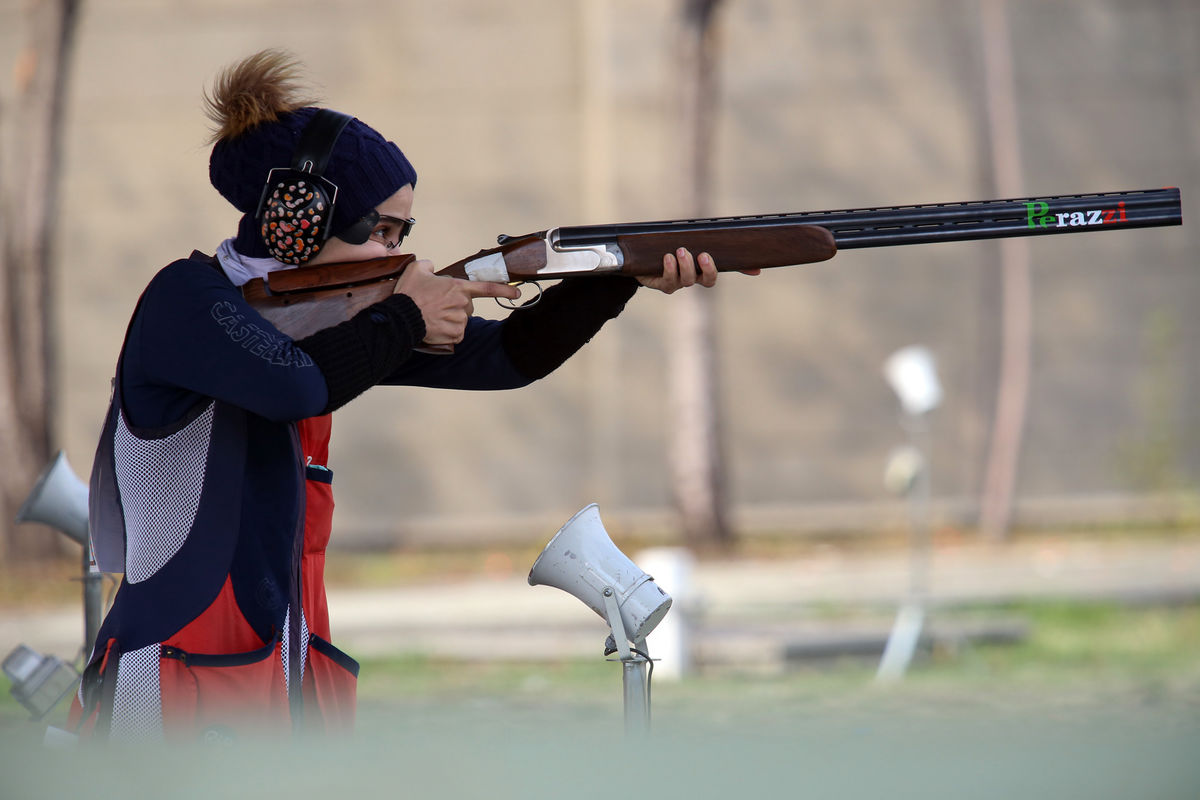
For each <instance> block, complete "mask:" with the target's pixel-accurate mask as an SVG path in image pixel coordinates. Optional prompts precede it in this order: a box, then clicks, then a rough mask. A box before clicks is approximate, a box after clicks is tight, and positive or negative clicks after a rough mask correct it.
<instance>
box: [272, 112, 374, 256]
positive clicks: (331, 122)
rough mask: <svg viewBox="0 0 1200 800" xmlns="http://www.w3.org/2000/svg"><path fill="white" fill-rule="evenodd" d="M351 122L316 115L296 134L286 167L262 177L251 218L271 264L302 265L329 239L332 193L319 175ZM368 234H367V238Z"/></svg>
mask: <svg viewBox="0 0 1200 800" xmlns="http://www.w3.org/2000/svg"><path fill="white" fill-rule="evenodd" d="M351 119H352V118H351V117H350V116H348V115H346V114H341V113H339V112H337V111H331V110H329V109H327V108H322V109H319V110H318V111H317V113H316V114H314V115H313V118H312V119H311V120H309V121H308V124H307V125H305V126H304V131H303V132H302V133H301V134H300V141H299V143H298V144H297V145H296V152H295V155H294V156H293V157H292V166H291V167H287V168H283V167H280V168H276V169H273V170H271V171H270V173H268V175H267V184H266V186H264V187H263V193H262V198H261V199H260V201H259V204H258V215H257V216H258V221H259V226H260V228H259V230H260V232H261V234H262V238H263V242H264V243H265V244H266V246H267V250H268V251H269V252H270V253H271V256H272V257H273V258H275V260H277V261H282V262H283V263H285V264H303V263H304V262H305V261H308V260H309V259H310V258H312V257H313V256H315V255H316V254H317V253H319V252H320V251H321V247H322V246H323V245H324V244H325V241H326V240H327V239H328V238H329V235H330V233H331V228H332V224H333V210H334V206H335V204H336V202H337V191H338V189H337V185H336V184H334V183H333V182H332V181H330V180H328V179H327V178H325V177H323V173H324V172H325V167H326V166H328V164H329V158H330V156H332V155H333V147H334V145H335V144H336V143H337V139H338V136H339V135H341V133H342V130H343V129H344V128H345V127H346V125H348V124H349V123H350V120H351ZM357 227H358V226H357V225H355V226H352V228H357ZM355 233H357V231H355ZM370 233H371V231H370V229H368V230H367V235H368V236H370ZM362 241H366V237H363V240H362ZM361 243H362V242H356V244H361Z"/></svg>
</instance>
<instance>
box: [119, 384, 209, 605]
mask: <svg viewBox="0 0 1200 800" xmlns="http://www.w3.org/2000/svg"><path fill="white" fill-rule="evenodd" d="M214 407H215V403H210V404H209V405H208V407H207V408H206V409H205V410H204V412H203V413H201V414H200V416H198V417H196V419H194V420H192V421H191V422H189V423H188V424H187V426H186V427H184V428H183V429H182V430H179V431H177V432H175V433H173V434H171V435H170V436H164V437H163V438H161V439H141V438H138V437H137V436H135V435H134V434H133V433H132V432H131V431H130V430H129V428H128V426H127V425H126V424H125V418H124V415H119V416H118V420H117V426H116V432H115V434H114V442H113V444H114V452H113V458H114V461H115V464H116V470H115V472H116V478H117V486H118V488H119V490H120V492H121V508H122V510H123V511H124V513H125V531H126V533H125V535H126V540H125V579H126V580H127V581H129V582H130V583H139V582H141V581H144V580H146V579H147V578H149V577H151V576H152V575H154V573H156V572H158V570H159V569H161V568H162V566H163V565H164V564H166V563H167V561H169V560H170V559H171V556H173V555H175V554H176V553H177V552H179V548H180V547H182V546H183V543H184V541H185V540H186V539H187V535H188V532H189V531H191V529H192V523H193V522H194V521H195V518H196V510H197V508H198V507H199V505H200V493H201V490H202V489H203V488H204V470H205V465H206V463H207V462H208V447H209V443H210V441H211V439H212V425H213V409H214Z"/></svg>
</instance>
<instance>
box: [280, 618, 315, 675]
mask: <svg viewBox="0 0 1200 800" xmlns="http://www.w3.org/2000/svg"><path fill="white" fill-rule="evenodd" d="M291 629H292V610H291V609H290V608H289V609H288V612H287V616H286V617H284V619H283V642H282V646H281V647H280V648H279V658H280V660H281V661H282V662H283V675H284V678H285V679H286V681H287V691H288V694H289V695H291V693H292V673H291V671H290V667H291V661H292V660H291V649H292V647H291V641H292V637H291ZM308 636H309V633H308V618H307V617H306V616H305V615H304V610H303V609H301V611H300V680H301V681H303V680H304V667H305V666H306V665H307V664H308Z"/></svg>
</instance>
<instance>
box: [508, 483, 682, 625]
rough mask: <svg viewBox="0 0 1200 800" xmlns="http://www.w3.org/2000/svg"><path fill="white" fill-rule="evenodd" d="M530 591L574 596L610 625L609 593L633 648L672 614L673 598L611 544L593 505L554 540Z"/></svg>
mask: <svg viewBox="0 0 1200 800" xmlns="http://www.w3.org/2000/svg"><path fill="white" fill-rule="evenodd" d="M529 585H530V586H554V587H556V588H558V589H562V590H563V591H564V592H567V593H569V594H573V595H575V596H576V597H578V598H579V599H580V600H582V601H583V602H584V604H585V605H586V606H587V607H588V608H590V609H592V611H595V612H596V613H597V614H599V615H600V618H601V619H603V620H605V621H606V622H607V621H608V617H607V615H606V614H605V594H604V593H605V591H606V590H611V591H612V593H613V594H614V595H615V597H616V602H617V606H618V608H619V609H620V614H621V624H622V625H624V627H625V635H626V636H627V637H628V638H629V639H630V640H631V641H634V642H637V641H641V640H644V639H645V638H646V636H647V635H648V634H649V633H650V631H652V630H654V628H655V626H656V625H658V623H659V622H661V621H662V619H663V617H665V616H666V614H667V611H668V610H669V609H670V608H671V596H670V595H668V594H667V593H666V592H664V591H663V590H662V589H660V588H659V586H658V584H656V583H655V582H654V579H653V578H651V577H650V576H649V575H647V574H646V573H645V572H643V571H642V570H641V569H639V568H638V566H637V565H636V564H634V563H633V562H632V561H630V560H629V558H628V557H627V556H626V555H625V554H624V553H622V552H621V551H620V550H619V549H618V548H617V546H616V545H615V544H613V540H612V539H611V538H609V535H608V532H607V531H606V530H604V524H603V523H602V522H601V521H600V510H599V508H598V507H597V506H596V504H595V503H592V504H591V505H589V506H586V507H585V508H583V509H582V510H581V511H579V512H578V513H577V514H575V516H573V517H571V518H570V519H569V520H567V523H566V524H565V525H563V526H562V527H561V528H560V529H559V531H558V533H556V534H554V537H553V538H552V539H551V540H550V543H549V544H547V545H546V548H545V549H544V550H543V551H542V553H541V555H539V556H538V557H537V560H536V561H534V562H533V567H532V568H531V569H530V570H529ZM613 633H614V635H615V634H616V633H617V632H616V631H614V632H613Z"/></svg>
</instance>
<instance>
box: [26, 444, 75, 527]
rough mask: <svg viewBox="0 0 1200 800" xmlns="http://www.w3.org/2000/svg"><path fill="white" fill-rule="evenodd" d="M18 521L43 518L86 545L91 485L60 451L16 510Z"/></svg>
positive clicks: (42, 519) (36, 520) (35, 520)
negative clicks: (83, 479) (81, 477)
mask: <svg viewBox="0 0 1200 800" xmlns="http://www.w3.org/2000/svg"><path fill="white" fill-rule="evenodd" d="M17 522H41V523H44V524H46V525H49V526H50V527H52V528H57V529H58V530H60V531H62V532H63V533H65V534H66V535H67V536H69V537H71V538H72V539H74V540H75V541H76V542H79V543H80V544H81V545H83V546H84V547H86V546H87V543H88V487H87V484H86V483H84V482H83V481H81V480H80V479H79V477H78V476H77V475H76V474H75V471H74V470H73V469H71V465H70V463H68V462H67V456H66V453H65V452H64V451H62V450H59V451H58V455H57V456H56V457H55V459H54V461H53V462H51V464H50V466H48V467H46V469H45V470H44V471H43V472H42V474H41V476H40V477H39V478H38V481H37V484H36V485H34V487H33V491H31V492H30V493H29V496H28V497H27V498H25V503H24V504H23V505H22V506H21V510H20V511H18V512H17Z"/></svg>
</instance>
